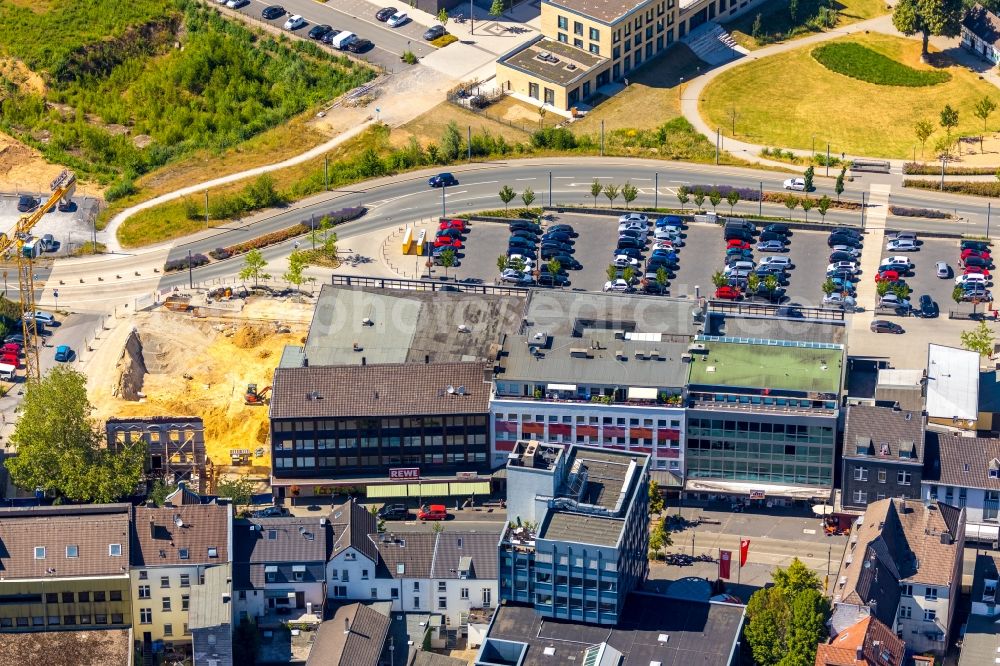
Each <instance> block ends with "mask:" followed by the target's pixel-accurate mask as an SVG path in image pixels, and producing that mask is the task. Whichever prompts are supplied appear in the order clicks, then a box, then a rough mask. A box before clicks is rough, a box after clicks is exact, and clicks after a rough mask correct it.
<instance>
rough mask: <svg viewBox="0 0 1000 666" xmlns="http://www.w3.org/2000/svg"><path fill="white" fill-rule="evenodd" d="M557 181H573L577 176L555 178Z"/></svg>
mask: <svg viewBox="0 0 1000 666" xmlns="http://www.w3.org/2000/svg"><path fill="white" fill-rule="evenodd" d="M553 178H555V179H556V180H573V179H574V178H576V176H553Z"/></svg>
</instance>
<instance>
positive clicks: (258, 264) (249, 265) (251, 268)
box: [240, 250, 271, 287]
mask: <svg viewBox="0 0 1000 666" xmlns="http://www.w3.org/2000/svg"><path fill="white" fill-rule="evenodd" d="M265 266H267V259H265V258H264V254H263V253H262V252H261V251H260V250H250V251H249V252H247V253H246V254H245V255H244V256H243V268H241V269H240V279H241V280H249V279H250V278H253V286H255V287H256V286H257V281H258V280H270V279H271V276H270V275H269V274H267V273H265V272H264V267H265Z"/></svg>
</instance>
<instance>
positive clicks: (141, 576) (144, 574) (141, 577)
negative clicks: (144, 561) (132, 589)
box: [139, 571, 149, 580]
mask: <svg viewBox="0 0 1000 666" xmlns="http://www.w3.org/2000/svg"><path fill="white" fill-rule="evenodd" d="M139 580H149V572H148V571H140V572H139Z"/></svg>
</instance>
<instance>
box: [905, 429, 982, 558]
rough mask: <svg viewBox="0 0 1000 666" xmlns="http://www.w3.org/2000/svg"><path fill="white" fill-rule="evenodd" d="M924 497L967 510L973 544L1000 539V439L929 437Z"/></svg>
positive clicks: (967, 527) (950, 436)
mask: <svg viewBox="0 0 1000 666" xmlns="http://www.w3.org/2000/svg"><path fill="white" fill-rule="evenodd" d="M927 450H928V453H929V458H928V462H929V465H928V470H927V473H926V475H925V477H924V479H923V482H922V484H921V490H922V492H923V497H924V498H925V499H926V500H929V501H935V500H937V501H941V502H944V503H945V504H951V505H952V506H957V507H962V508H964V509H965V516H966V528H965V535H966V539H967V540H969V541H978V542H982V543H987V544H990V543H993V542H994V541H996V540H997V539H998V538H1000V439H994V438H989V437H957V436H955V435H953V434H950V433H928V434H927Z"/></svg>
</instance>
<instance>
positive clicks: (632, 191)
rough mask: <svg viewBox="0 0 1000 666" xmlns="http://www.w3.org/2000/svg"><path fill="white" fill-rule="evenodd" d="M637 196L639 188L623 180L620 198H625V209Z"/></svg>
mask: <svg viewBox="0 0 1000 666" xmlns="http://www.w3.org/2000/svg"><path fill="white" fill-rule="evenodd" d="M638 196H639V190H638V189H636V186H635V185H633V184H632V183H630V182H628V181H625V184H624V185H622V199H624V200H625V210H628V205H629V204H630V203H632V202H633V201H635V198H636V197H638Z"/></svg>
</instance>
